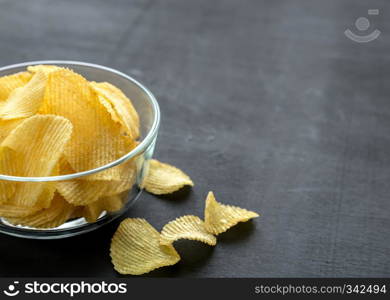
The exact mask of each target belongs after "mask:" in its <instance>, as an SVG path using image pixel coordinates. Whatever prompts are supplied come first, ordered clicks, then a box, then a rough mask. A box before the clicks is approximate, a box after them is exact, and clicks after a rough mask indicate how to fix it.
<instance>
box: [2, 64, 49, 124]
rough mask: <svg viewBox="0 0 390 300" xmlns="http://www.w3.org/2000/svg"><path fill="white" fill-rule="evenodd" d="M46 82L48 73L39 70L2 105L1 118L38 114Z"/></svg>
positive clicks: (10, 118)
mask: <svg viewBox="0 0 390 300" xmlns="http://www.w3.org/2000/svg"><path fill="white" fill-rule="evenodd" d="M46 82H47V75H46V74H45V73H43V72H37V73H35V74H34V76H33V77H32V78H31V80H30V81H29V82H28V83H27V84H26V85H25V86H23V87H19V88H17V89H15V90H14V91H13V92H12V93H11V94H10V96H9V98H8V99H7V100H6V102H5V103H4V105H2V107H1V110H0V119H3V120H12V119H18V118H26V117H30V116H32V115H34V114H36V112H37V111H38V109H39V107H40V106H41V105H42V101H43V95H44V92H45V86H46Z"/></svg>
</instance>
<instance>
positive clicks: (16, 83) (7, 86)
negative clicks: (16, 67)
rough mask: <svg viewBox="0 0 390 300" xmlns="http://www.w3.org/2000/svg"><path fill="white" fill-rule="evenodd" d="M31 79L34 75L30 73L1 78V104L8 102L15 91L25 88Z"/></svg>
mask: <svg viewBox="0 0 390 300" xmlns="http://www.w3.org/2000/svg"><path fill="white" fill-rule="evenodd" d="M31 77H32V75H31V74H30V73H29V72H19V73H16V74H12V75H8V76H3V77H0V103H1V102H3V101H5V100H7V99H8V97H9V95H10V94H11V92H12V91H13V90H14V89H16V88H20V87H22V86H24V85H25V84H26V83H27V82H28V81H29V80H30V79H31Z"/></svg>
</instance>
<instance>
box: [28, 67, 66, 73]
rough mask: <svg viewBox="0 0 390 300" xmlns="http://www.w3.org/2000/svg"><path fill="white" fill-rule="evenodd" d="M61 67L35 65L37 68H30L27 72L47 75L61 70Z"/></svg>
mask: <svg viewBox="0 0 390 300" xmlns="http://www.w3.org/2000/svg"><path fill="white" fill-rule="evenodd" d="M61 69H62V68H61V67H58V66H53V65H35V66H28V67H27V71H29V72H31V73H38V72H43V73H46V74H49V73H51V72H54V71H58V70H61Z"/></svg>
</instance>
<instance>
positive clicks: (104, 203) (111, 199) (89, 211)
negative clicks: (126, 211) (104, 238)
mask: <svg viewBox="0 0 390 300" xmlns="http://www.w3.org/2000/svg"><path fill="white" fill-rule="evenodd" d="M122 207H123V201H122V197H121V196H119V195H114V196H108V197H102V198H100V199H99V200H97V201H95V202H93V203H91V204H88V205H86V206H85V208H84V213H83V216H84V217H85V219H86V220H87V221H88V222H89V223H92V222H95V221H96V220H97V219H99V217H100V216H101V214H102V213H103V212H116V211H119V210H121V209H122Z"/></svg>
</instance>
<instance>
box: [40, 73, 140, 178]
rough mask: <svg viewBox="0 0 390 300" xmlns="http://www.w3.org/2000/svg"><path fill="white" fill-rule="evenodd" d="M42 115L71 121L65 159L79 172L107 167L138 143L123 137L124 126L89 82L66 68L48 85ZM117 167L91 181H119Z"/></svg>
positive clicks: (95, 175) (94, 176)
mask: <svg viewBox="0 0 390 300" xmlns="http://www.w3.org/2000/svg"><path fill="white" fill-rule="evenodd" d="M40 113H42V114H55V115H60V116H63V117H65V118H67V119H69V120H70V121H71V122H72V124H73V135H72V138H71V140H70V142H69V143H68V145H67V147H66V148H65V157H66V159H67V161H68V162H69V163H70V165H71V167H72V168H73V169H74V170H75V171H76V172H81V171H86V170H91V169H95V168H97V167H101V166H103V165H106V164H108V163H110V162H112V161H114V160H116V159H118V158H120V157H122V156H123V155H125V154H126V153H127V152H129V151H130V150H132V149H133V147H134V146H135V144H134V141H133V140H131V139H129V138H128V137H125V136H123V135H121V126H120V125H119V124H117V123H116V122H114V121H113V120H112V119H111V116H110V114H109V113H108V112H107V111H106V109H105V108H104V106H103V105H101V103H100V102H99V101H98V97H97V95H96V93H95V92H94V90H93V89H92V88H91V86H90V84H89V82H88V81H87V80H86V79H84V78H83V77H82V76H80V75H78V74H76V73H74V72H72V71H70V70H66V69H61V70H58V71H54V72H51V73H50V74H49V79H48V82H47V86H46V91H45V96H44V101H43V105H42V107H41V109H40ZM118 176H119V174H118V172H117V170H116V169H115V168H110V169H108V170H105V171H104V172H99V173H96V174H94V175H93V176H90V179H92V178H93V179H94V180H97V179H102V180H112V179H116V178H118Z"/></svg>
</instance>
